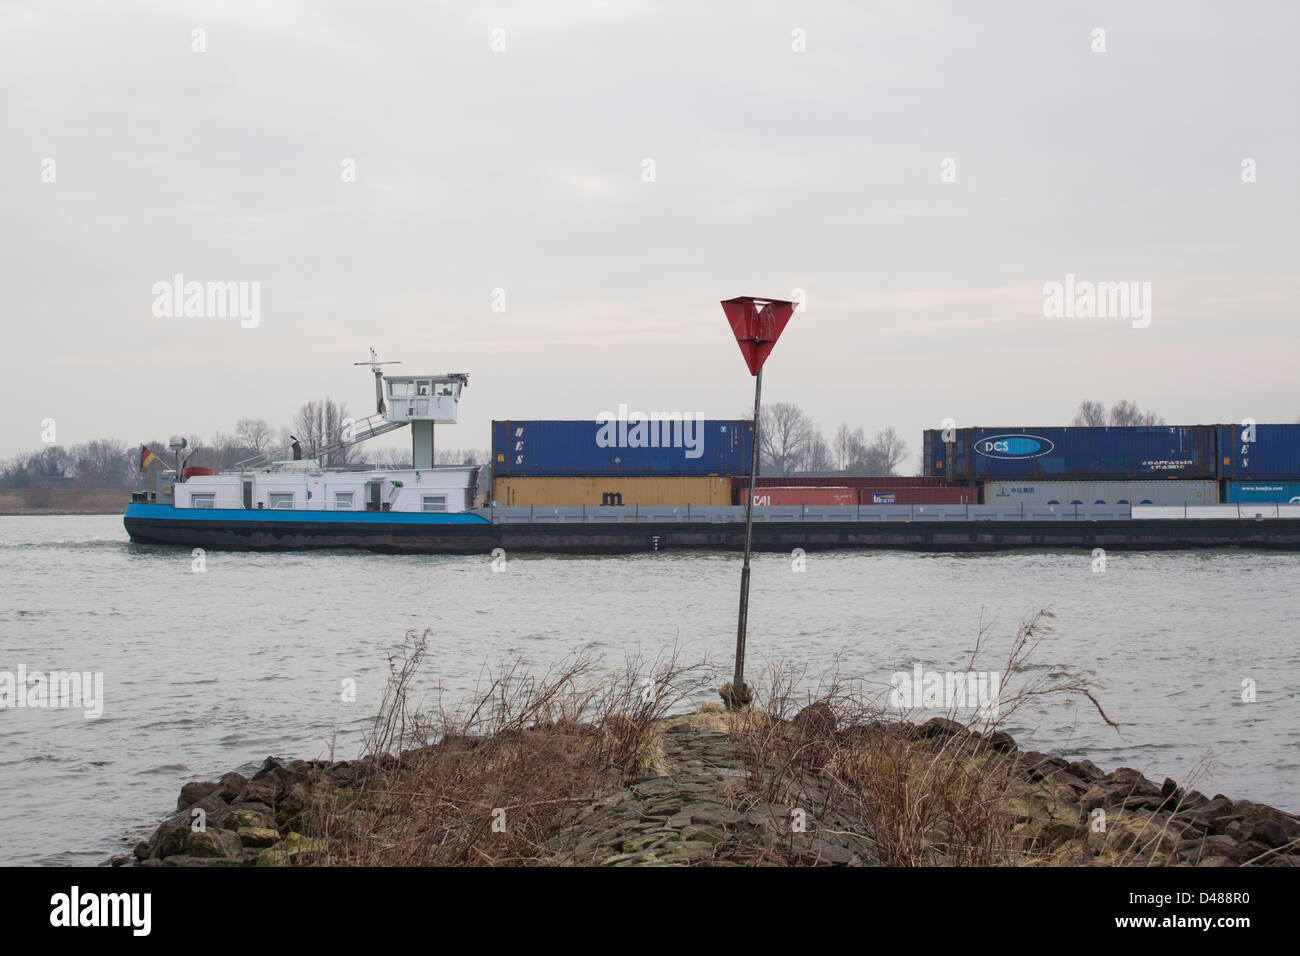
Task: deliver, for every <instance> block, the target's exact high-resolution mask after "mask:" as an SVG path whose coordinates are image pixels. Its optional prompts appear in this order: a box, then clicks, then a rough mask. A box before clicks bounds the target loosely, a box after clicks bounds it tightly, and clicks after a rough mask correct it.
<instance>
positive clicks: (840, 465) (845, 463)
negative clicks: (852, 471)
mask: <svg viewBox="0 0 1300 956" xmlns="http://www.w3.org/2000/svg"><path fill="white" fill-rule="evenodd" d="M852 449H853V430H852V429H851V428H849V424H848V422H840V427H839V428H837V429H836V430H835V440H834V441H833V442H832V443H831V453H832V454H833V455H834V456H835V470H836V471H847V470H848V467H849V461H850V460H851V459H852Z"/></svg>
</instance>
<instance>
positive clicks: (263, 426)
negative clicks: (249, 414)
mask: <svg viewBox="0 0 1300 956" xmlns="http://www.w3.org/2000/svg"><path fill="white" fill-rule="evenodd" d="M235 434H236V435H237V436H239V441H240V442H241V443H242V444H243V446H244V447H245V448H246V449H248V454H249V455H250V456H252V455H268V454H270V452H271V449H272V447H273V446H274V444H275V439H274V437H273V436H272V434H271V426H270V425H268V424H267V423H266V422H265V421H264V420H263V419H261V418H241V419H240V420H239V421H237V422H235Z"/></svg>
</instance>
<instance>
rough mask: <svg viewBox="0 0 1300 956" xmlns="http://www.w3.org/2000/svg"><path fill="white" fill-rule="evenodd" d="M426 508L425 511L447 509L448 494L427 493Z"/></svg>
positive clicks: (425, 497)
mask: <svg viewBox="0 0 1300 956" xmlns="http://www.w3.org/2000/svg"><path fill="white" fill-rule="evenodd" d="M424 510H425V511H446V510H447V496H446V495H425V496H424Z"/></svg>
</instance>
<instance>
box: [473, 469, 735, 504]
mask: <svg viewBox="0 0 1300 956" xmlns="http://www.w3.org/2000/svg"><path fill="white" fill-rule="evenodd" d="M492 500H493V501H495V502H496V503H497V504H500V505H505V506H507V507H514V508H527V507H530V506H531V507H537V508H567V507H576V506H578V505H628V506H631V505H692V506H706V505H729V504H731V479H730V478H718V477H712V478H709V477H704V478H697V477H690V478H676V477H674V478H567V477H566V478H495V479H493V481H492Z"/></svg>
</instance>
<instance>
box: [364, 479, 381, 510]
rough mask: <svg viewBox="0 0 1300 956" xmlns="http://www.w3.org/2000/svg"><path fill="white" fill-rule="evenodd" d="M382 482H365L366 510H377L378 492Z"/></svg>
mask: <svg viewBox="0 0 1300 956" xmlns="http://www.w3.org/2000/svg"><path fill="white" fill-rule="evenodd" d="M383 484H384V482H383V480H382V479H381V480H379V481H367V482H366V510H367V511H378V510H379V492H380V489H381V488H382V487H383Z"/></svg>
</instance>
